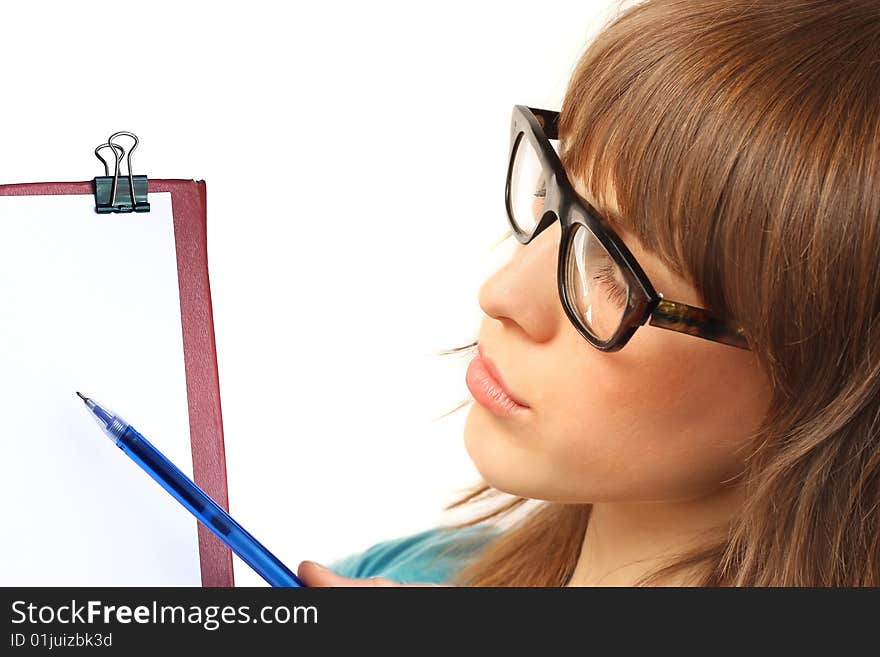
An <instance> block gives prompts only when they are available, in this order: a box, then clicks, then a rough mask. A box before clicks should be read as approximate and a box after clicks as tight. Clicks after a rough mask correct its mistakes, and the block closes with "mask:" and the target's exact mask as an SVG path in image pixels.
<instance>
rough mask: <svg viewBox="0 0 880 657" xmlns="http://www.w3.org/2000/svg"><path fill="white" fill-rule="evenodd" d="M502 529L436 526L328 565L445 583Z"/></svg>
mask: <svg viewBox="0 0 880 657" xmlns="http://www.w3.org/2000/svg"><path fill="white" fill-rule="evenodd" d="M500 533H501V530H500V529H498V528H497V527H494V526H491V525H480V524H477V525H472V526H470V527H462V528H455V529H452V528H447V527H436V528H433V529H428V530H426V531H423V532H420V533H418V534H412V535H410V536H404V537H401V538H395V539H391V540H388V541H384V542H382V543H377V544H375V545H373V546H372V547H370V548H369V549H367V550H365V551H364V552H359V553H357V554H352V555H349V556H347V557H345V558H343V559H340V560H338V561H336V562H335V563H332V564H330V565H329V566H328V568H330V569H331V570H332V571H334V572H336V573H338V574H340V575H344V576H345V577H357V578H366V577H375V576H379V577H387V578H388V579H391V580H394V581H395V582H400V583H402V584H408V583H424V584H448V583H449V582H450V580H451V578H452V577H453V576H454V575H455V573H457V572H458V571H459V570H461V569H462V568H463V567H464V566H466V565H467V564H468V563H470V562H471V561H473V560H474V559H475V558H476V557H477V556H479V553H480V552H481V551H482V549H483V548H484V547H485V546H486V544H487V543H488V542H489V541H490V540H491V539H492V538H494V537H496V536H498V535H499V534H500Z"/></svg>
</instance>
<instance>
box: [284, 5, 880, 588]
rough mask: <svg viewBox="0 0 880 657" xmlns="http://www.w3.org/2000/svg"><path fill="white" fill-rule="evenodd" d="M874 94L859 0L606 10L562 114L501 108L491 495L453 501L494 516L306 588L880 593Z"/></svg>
mask: <svg viewBox="0 0 880 657" xmlns="http://www.w3.org/2000/svg"><path fill="white" fill-rule="evenodd" d="M878 88H880V5H878V4H877V2H875V1H874V0H838V1H836V2H824V1H819V0H775V1H774V2H753V1H752V0H743V1H739V0H647V1H646V2H641V3H639V4H636V5H633V6H631V7H629V8H628V9H627V10H626V11H625V12H623V13H622V14H620V15H619V16H618V17H617V18H616V19H615V20H614V21H613V22H612V23H610V24H609V25H608V26H606V28H605V29H604V30H603V31H602V33H601V34H600V35H599V36H598V37H597V38H596V39H595V41H594V42H593V43H591V44H590V46H589V47H588V49H587V50H586V51H585V53H584V54H583V56H582V58H581V60H580V61H579V63H578V66H577V68H576V70H575V72H574V74H573V76H572V79H571V81H570V84H569V87H568V90H567V92H566V95H565V99H564V102H563V105H562V109H561V112H560V113H559V114H558V115H557V114H556V113H554V112H551V111H548V110H544V109H541V108H528V107H524V106H516V107H515V109H514V112H513V117H512V123H511V160H510V170H509V172H508V184H507V212H508V219H509V220H510V222H511V227H512V229H513V230H512V232H513V235H514V236H515V237H516V238H517V239H518V241H519V242H520V245H519V246H518V247H517V251H516V253H515V255H514V256H513V258H512V259H511V261H510V262H509V263H508V264H506V265H505V266H504V267H503V268H501V269H500V270H499V271H498V272H496V273H495V274H494V275H493V276H492V277H490V278H489V279H488V280H487V281H486V282H485V283H484V284H483V286H482V287H481V289H480V293H479V303H480V306H481V308H482V310H483V311H484V313H485V317H484V318H483V322H482V325H481V326H480V331H479V336H478V340H477V342H476V343H475V344H474V345H470V346H469V347H471V348H476V350H477V353H476V355H475V357H474V360H473V362H472V363H471V366H470V367H469V369H468V375H467V383H468V387H469V389H470V390H471V392H472V393H473V395H474V397H475V399H476V402H477V403H475V404H473V405H472V406H471V408H470V411H469V415H468V417H467V422H466V425H465V436H464V440H465V446H466V449H467V451H468V454H469V455H470V457H471V458H472V459H473V461H474V463H475V465H476V467H477V469H478V470H479V472H480V474H481V475H482V478H483V480H484V482H483V483H482V484H481V485H480V486H479V487H478V488H476V489H475V490H474V491H473V492H472V493H471V494H470V495H468V496H467V497H466V498H464V499H462V500H460V501H458V502H456V503H455V504H453V505H452V506H455V507H457V506H461V505H464V504H466V503H471V502H482V501H484V500H486V499H487V498H490V497H494V496H498V497H499V498H500V499H501V503H500V504H499V506H498V509H497V511H495V512H493V513H490V514H484V515H483V516H481V517H477V518H474V519H473V520H472V521H471V522H469V523H467V524H464V525H460V526H458V527H453V528H435V529H431V530H428V531H426V532H423V533H421V534H417V535H415V536H410V537H406V538H403V539H397V540H392V541H387V542H385V543H381V544H379V545H376V546H373V547H372V548H370V549H369V550H367V551H366V552H365V553H363V554H359V555H352V556H351V557H349V558H347V559H343V560H342V561H340V562H338V563H336V564H334V565H333V567H332V568H331V569H330V570H321V569H320V568H318V567H317V566H316V565H314V564H312V563H311V562H304V563H303V564H301V566H300V569H299V574H300V576H301V577H302V578H303V579H304V580H305V581H306V582H307V583H308V584H310V585H312V586H340V585H370V584H374V585H393V584H395V583H402V582H416V583H447V584H455V585H475V586H563V585H571V586H580V585H635V584H662V585H685V584H687V585H692V584H693V585H796V586H797V585H873V586H877V585H880V321H878V317H880V95H878V94H877V89H878ZM557 153H558V154H559V155H558V157H557ZM527 500H538V501H541V502H539V503H537V504H536V505H535V506H534V508H533V509H531V510H530V511H529V513H528V514H526V515H524V516H523V517H522V518H520V519H519V520H518V521H517V522H516V523H515V524H513V525H512V526H510V527H508V528H506V529H503V530H502V529H501V528H500V527H499V526H498V525H497V524H496V523H495V522H494V520H495V519H496V518H498V517H500V516H503V514H505V513H507V512H509V511H511V510H513V509H515V508H517V507H519V506H520V505H521V504H522V503H523V502H525V501H527ZM524 508H527V507H524Z"/></svg>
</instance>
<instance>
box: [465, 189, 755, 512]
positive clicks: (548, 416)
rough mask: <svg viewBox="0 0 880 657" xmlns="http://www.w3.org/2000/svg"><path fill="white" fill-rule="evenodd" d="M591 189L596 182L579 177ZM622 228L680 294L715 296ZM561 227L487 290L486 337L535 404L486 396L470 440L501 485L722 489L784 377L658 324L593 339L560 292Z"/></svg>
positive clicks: (587, 497)
mask: <svg viewBox="0 0 880 657" xmlns="http://www.w3.org/2000/svg"><path fill="white" fill-rule="evenodd" d="M578 191H579V193H581V194H583V190H582V189H578ZM619 234H620V237H621V239H623V241H624V242H625V243H626V245H627V246H628V247H629V249H630V250H631V251H632V253H633V255H634V256H635V257H636V259H637V260H638V261H639V263H640V264H641V265H642V268H643V269H644V270H645V273H646V274H647V275H648V277H649V278H650V280H651V282H652V283H653V285H654V287H655V289H657V290H658V291H659V292H662V293H663V295H664V296H665V297H666V298H667V299H671V300H674V301H681V302H684V303H687V304H691V305H694V306H702V302H701V299H700V298H699V296H698V294H697V293H696V291H695V290H694V288H693V287H692V286H691V285H689V284H688V283H687V282H685V281H684V280H682V279H680V278H678V277H677V276H675V275H674V274H673V273H672V272H671V271H670V270H668V269H667V268H666V267H665V266H664V265H662V264H661V263H660V261H659V260H658V259H656V258H655V257H652V256H651V255H649V254H648V253H646V252H645V251H644V250H643V249H642V248H641V247H640V244H639V243H638V241H637V240H635V238H634V237H633V236H631V235H629V234H627V233H625V232H620V233H619ZM559 238H560V226H559V222H558V221H557V222H555V223H554V224H553V225H552V226H551V227H549V228H548V229H546V230H545V231H544V232H542V233H541V234H540V235H538V237H536V238H535V239H534V240H533V241H532V242H531V243H530V244H528V245H522V244H519V243H517V245H516V249H517V250H516V253H515V254H514V255H513V257H512V258H511V260H510V262H509V263H507V264H506V265H505V266H503V267H502V268H501V269H500V270H498V271H497V272H495V273H494V274H493V275H492V276H491V277H490V278H489V279H488V280H486V281H485V282H484V283H483V285H482V287H481V288H480V291H479V303H480V307H481V308H482V309H483V312H484V313H485V317H484V318H483V321H482V324H481V327H480V333H479V344H480V348H481V350H482V352H483V354H484V356H485V357H486V358H488V359H489V360H491V361H492V363H493V364H494V366H495V368H496V369H497V371H498V373H499V375H500V378H501V379H502V380H503V382H504V383H505V385H506V386H507V389H508V390H509V392H510V393H511V394H512V395H513V397H515V398H517V399H519V400H521V401H522V402H524V403H525V404H527V405H528V407H529V408H528V409H527V410H525V411H523V412H520V413H517V414H515V415H513V416H502V415H498V414H496V413H495V412H493V411H491V410H489V409H488V408H487V407H485V406H483V405H482V404H480V403H478V402H474V403H473V404H472V406H471V409H470V411H469V412H468V416H467V420H466V423H465V431H464V438H465V446H466V449H467V451H468V453H469V455H470V457H471V459H472V460H473V462H474V464H475V465H476V467H477V469H478V470H479V471H480V474H481V475H482V476H483V478H484V479H485V480H486V482H487V483H489V484H491V485H492V486H494V487H495V488H498V489H500V490H503V491H506V492H508V493H511V494H514V495H520V496H523V497H529V498H536V499H543V500H550V501H556V502H568V503H593V502H607V501H661V500H669V501H671V500H684V499H693V498H696V497H701V496H704V495H709V494H711V493H713V492H715V491H717V490H718V489H719V488H720V487H721V486H722V484H723V483H724V482H726V481H728V480H730V479H732V478H734V477H736V476H737V475H738V474H739V473H740V472H741V471H742V468H743V462H744V458H745V457H746V455H747V453H748V449H749V446H750V442H749V435H750V433H751V432H752V431H754V430H755V429H756V428H757V426H758V424H759V422H760V420H761V419H762V418H763V416H764V413H765V411H766V409H767V405H768V403H769V400H770V385H769V381H768V379H767V378H766V376H765V375H764V374H763V371H762V370H760V369H759V367H758V365H757V361H756V360H755V357H754V355H753V354H752V352H750V351H746V350H743V349H738V348H735V347H731V346H728V345H724V344H721V343H717V342H712V341H709V340H705V339H702V338H698V337H694V336H690V335H686V334H684V333H678V332H675V331H670V330H667V329H662V328H657V327H653V326H650V325H648V324H645V325H644V326H642V327H640V328H639V329H638V330H637V331H636V332H635V334H634V335H633V336H632V338H631V339H630V341H629V342H628V343H627V344H626V346H625V347H624V348H623V349H621V350H620V351H617V352H611V353H606V352H602V351H599V350H597V349H595V348H594V347H592V346H591V345H590V344H589V343H588V342H587V341H586V340H585V339H584V338H583V337H582V336H581V335H580V333H578V331H577V329H576V328H575V327H574V326H573V325H572V324H571V322H570V321H569V319H568V317H567V316H566V315H565V311H564V310H563V308H562V305H561V303H560V301H559V297H558V292H557V287H556V266H557V258H558V249H559Z"/></svg>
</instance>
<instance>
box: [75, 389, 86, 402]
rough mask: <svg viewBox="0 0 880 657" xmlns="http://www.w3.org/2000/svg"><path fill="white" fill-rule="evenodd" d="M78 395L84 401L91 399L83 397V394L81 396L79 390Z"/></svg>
mask: <svg viewBox="0 0 880 657" xmlns="http://www.w3.org/2000/svg"><path fill="white" fill-rule="evenodd" d="M76 394H77V395H78V396H79V398H80V399H82V400H83V401H89V398H88V397H83V396H82V394H80V392H79V391H78V390H77V392H76Z"/></svg>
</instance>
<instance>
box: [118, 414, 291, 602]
mask: <svg viewBox="0 0 880 657" xmlns="http://www.w3.org/2000/svg"><path fill="white" fill-rule="evenodd" d="M116 445H117V446H118V447H119V448H120V449H121V450H122V451H123V452H125V453H126V454H127V455H128V456H129V457H130V458H131V459H132V460H133V461H134V462H136V463H137V464H138V465H139V466H141V468H142V469H143V470H144V471H146V472H147V474H149V475H150V476H151V477H152V478H153V479H154V480H155V481H156V482H157V483H158V484H159V485H160V486H162V487H163V488H164V489H165V490H167V491H168V492H169V493H171V495H172V496H174V498H176V499H177V501H178V502H180V503H181V504H182V505H183V506H185V507H186V508H187V509H189V511H190V513H192V514H193V515H194V516H195V517H196V518H197V519H198V520H199V522H201V523H202V524H203V525H205V527H207V528H208V529H210V530H211V531H212V532H213V533H214V534H215V535H216V536H217V537H218V538H219V539H220V540H221V541H223V542H224V543H225V544H226V545H227V546H229V548H230V549H231V550H232V551H233V552H235V554H237V555H238V556H239V557H240V558H241V559H242V560H243V561H244V562H245V563H246V564H248V565H249V566H250V567H251V568H253V569H254V570H255V571H256V572H257V573H259V574H260V576H262V577H263V579H265V580H266V581H267V582H268V583H269V584H271V585H272V586H305V583H304V582H303V581H302V580H300V579H299V578H298V577H297V576H296V575H295V574H294V573H293V572H292V571H291V570H290V569H289V568H288V567H287V566H285V565H284V564H283V563H282V562H281V561H280V560H279V559H278V558H277V557H276V556H275V555H273V554H272V553H271V552H269V550H267V549H266V548H265V547H264V546H263V545H262V544H261V543H260V542H259V541H257V539H255V538H254V537H253V536H252V535H251V534H250V533H248V531H247V530H245V528H244V527H242V526H241V525H239V524H238V523H237V522H236V521H235V520H233V519H232V517H231V516H230V515H229V514H228V513H226V511H225V510H224V509H223V507H221V506H220V505H219V504H217V503H216V502H215V501H214V500H212V499H211V498H210V497H209V496H208V495H207V493H205V492H204V491H203V490H202V489H201V488H199V487H198V486H197V485H196V484H195V482H193V480H192V479H190V478H189V477H187V476H186V475H185V474H184V473H183V472H181V471H180V469H179V468H178V467H177V466H176V465H174V464H173V463H172V462H171V461H169V460H168V459H167V458H166V457H165V456H164V455H163V454H162V453H161V452H160V451H159V450H157V449H156V448H155V447H153V445H152V444H151V443H150V442H149V441H148V440H147V439H146V438H144V437H143V436H142V435H141V434H140V433H138V432H137V431H136V430H135V429H134V428H133V427H132V426H130V425H129V426H127V427H126V428H125V431H123V432H122V434H121V435H120V436H119V439H118V441H117V443H116Z"/></svg>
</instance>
